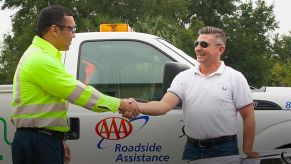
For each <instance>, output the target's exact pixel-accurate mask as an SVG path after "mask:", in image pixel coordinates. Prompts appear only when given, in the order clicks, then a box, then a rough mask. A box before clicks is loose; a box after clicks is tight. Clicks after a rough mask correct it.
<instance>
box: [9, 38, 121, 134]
mask: <svg viewBox="0 0 291 164" xmlns="http://www.w3.org/2000/svg"><path fill="white" fill-rule="evenodd" d="M61 59H62V56H61V53H60V52H59V51H58V50H57V49H56V48H55V47H54V46H53V45H52V44H50V43H49V42H47V41H46V40H44V39H42V38H40V37H38V36H35V37H34V39H33V41H32V44H31V45H30V47H29V48H28V49H27V50H26V52H25V53H24V55H23V56H22V57H21V59H20V62H19V64H18V66H17V70H16V72H15V75H14V79H13V102H12V105H13V106H14V111H13V114H12V115H11V121H12V123H13V124H14V125H15V127H17V128H18V127H45V128H47V129H50V130H56V131H63V132H65V131H68V130H69V125H68V119H67V109H68V104H67V101H69V102H71V103H74V104H76V105H79V106H82V107H84V108H87V109H90V110H92V111H95V112H105V111H112V112H116V111H117V110H118V108H119V105H120V99H118V98H114V97H110V96H107V95H104V94H102V93H101V92H99V91H97V90H96V89H94V88H93V87H91V86H86V85H84V84H83V83H81V82H80V81H78V80H76V79H75V78H74V76H72V75H71V74H69V73H68V72H67V71H66V70H65V68H64V65H63V63H62V61H61Z"/></svg>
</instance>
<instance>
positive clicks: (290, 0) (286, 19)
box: [0, 0, 291, 44]
mask: <svg viewBox="0 0 291 164" xmlns="http://www.w3.org/2000/svg"><path fill="white" fill-rule="evenodd" d="M254 1H255V0H254ZM265 1H266V2H267V4H268V5H271V4H273V3H274V5H275V7H274V13H275V16H276V19H277V21H279V29H277V30H276V31H277V32H278V33H279V34H281V35H283V34H286V35H287V34H288V32H289V31H291V20H290V15H291V9H290V6H291V0H265ZM2 4H3V2H2V1H1V2H0V6H2ZM16 11H17V10H0V21H1V25H0V43H1V44H2V41H3V34H6V33H10V32H11V15H13V14H15V12H16Z"/></svg>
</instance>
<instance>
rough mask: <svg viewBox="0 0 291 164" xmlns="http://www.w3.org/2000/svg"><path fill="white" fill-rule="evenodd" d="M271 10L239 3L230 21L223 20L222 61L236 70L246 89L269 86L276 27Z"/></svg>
mask: <svg viewBox="0 0 291 164" xmlns="http://www.w3.org/2000/svg"><path fill="white" fill-rule="evenodd" d="M273 8H274V6H273V5H271V6H266V3H265V1H261V0H259V1H256V7H254V4H253V3H252V2H251V1H249V2H246V3H242V4H241V5H240V6H239V7H238V9H237V10H236V12H235V14H234V15H232V17H230V18H227V19H226V20H225V22H226V27H225V29H226V31H227V33H228V37H229V38H228V43H227V46H228V47H227V50H226V53H225V56H224V60H225V61H226V62H227V64H228V65H230V66H232V67H234V68H236V69H238V70H240V71H241V72H242V73H243V74H244V75H245V76H246V78H247V79H248V81H249V83H250V85H252V86H256V87H260V86H261V85H269V84H270V81H269V79H270V76H269V75H270V74H269V71H270V69H271V67H272V62H271V58H270V56H271V45H272V43H271V41H272V33H273V31H274V29H275V28H276V27H277V22H276V21H275V16H274V14H273V12H269V11H273Z"/></svg>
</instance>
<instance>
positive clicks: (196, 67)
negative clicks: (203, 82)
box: [194, 61, 226, 76]
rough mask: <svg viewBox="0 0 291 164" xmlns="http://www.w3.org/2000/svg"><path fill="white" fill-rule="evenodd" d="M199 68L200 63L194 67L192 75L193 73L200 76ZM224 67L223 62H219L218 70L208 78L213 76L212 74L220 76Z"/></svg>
mask: <svg viewBox="0 0 291 164" xmlns="http://www.w3.org/2000/svg"><path fill="white" fill-rule="evenodd" d="M199 67H200V63H198V64H197V65H196V66H195V67H194V73H195V74H200V75H202V73H201V72H200V69H199ZM225 67H226V66H225V64H224V62H223V61H220V66H219V68H218V69H217V70H216V71H215V72H213V73H212V74H210V75H209V76H211V75H214V74H222V72H223V71H224V70H225Z"/></svg>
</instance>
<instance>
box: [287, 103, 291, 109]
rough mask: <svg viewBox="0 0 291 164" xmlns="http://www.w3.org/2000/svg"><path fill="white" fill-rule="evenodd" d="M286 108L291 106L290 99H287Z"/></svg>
mask: <svg viewBox="0 0 291 164" xmlns="http://www.w3.org/2000/svg"><path fill="white" fill-rule="evenodd" d="M286 108H287V109H289V108H291V102H290V101H287V102H286Z"/></svg>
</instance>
